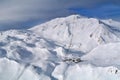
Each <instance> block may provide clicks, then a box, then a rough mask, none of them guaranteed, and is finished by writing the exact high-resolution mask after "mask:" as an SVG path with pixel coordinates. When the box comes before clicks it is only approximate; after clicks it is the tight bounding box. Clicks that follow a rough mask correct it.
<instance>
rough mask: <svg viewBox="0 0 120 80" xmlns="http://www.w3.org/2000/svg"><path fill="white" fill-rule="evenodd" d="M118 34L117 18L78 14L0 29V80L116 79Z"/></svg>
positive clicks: (119, 64)
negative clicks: (24, 25) (28, 27)
mask: <svg viewBox="0 0 120 80" xmlns="http://www.w3.org/2000/svg"><path fill="white" fill-rule="evenodd" d="M119 34H120V23H119V22H116V21H113V20H98V19H95V18H87V17H83V16H79V15H72V16H68V17H64V18H56V19H53V20H51V21H49V22H46V23H43V24H41V25H38V26H35V27H32V28H30V29H28V30H8V31H1V32H0V80H120V35H119ZM79 58H80V59H81V61H78V62H75V60H77V59H79Z"/></svg>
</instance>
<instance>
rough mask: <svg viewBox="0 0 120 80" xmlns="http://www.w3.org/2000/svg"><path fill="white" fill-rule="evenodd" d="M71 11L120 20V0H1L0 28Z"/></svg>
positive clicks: (17, 26)
mask: <svg viewBox="0 0 120 80" xmlns="http://www.w3.org/2000/svg"><path fill="white" fill-rule="evenodd" d="M72 14H80V15H83V16H87V17H95V18H100V19H108V18H111V19H114V20H118V21H120V0H0V30H9V29H27V28H30V27H32V26H35V25H37V24H41V23H43V22H46V21H49V20H51V19H54V18H56V17H64V16H69V15H72Z"/></svg>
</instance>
